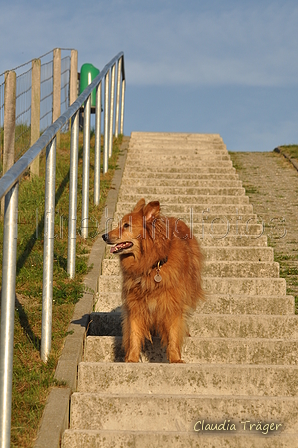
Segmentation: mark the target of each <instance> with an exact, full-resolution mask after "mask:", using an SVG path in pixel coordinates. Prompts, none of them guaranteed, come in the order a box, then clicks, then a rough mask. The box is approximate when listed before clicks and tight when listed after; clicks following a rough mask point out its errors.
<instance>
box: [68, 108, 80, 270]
mask: <svg viewBox="0 0 298 448" xmlns="http://www.w3.org/2000/svg"><path fill="white" fill-rule="evenodd" d="M78 159H79V111H77V112H76V113H75V115H73V117H72V118H71V142H70V169H69V171H70V172H69V207H68V245H67V273H68V275H69V277H70V278H74V276H75V271H76V239H77V191H78Z"/></svg>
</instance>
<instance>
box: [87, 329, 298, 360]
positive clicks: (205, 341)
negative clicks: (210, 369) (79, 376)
mask: <svg viewBox="0 0 298 448" xmlns="http://www.w3.org/2000/svg"><path fill="white" fill-rule="evenodd" d="M152 342H153V343H152V344H151V342H149V341H146V342H145V347H144V349H143V351H142V353H141V357H140V361H141V362H150V363H155V362H162V363H167V362H168V361H167V357H166V349H165V348H164V347H162V346H161V344H160V340H159V339H158V338H153V340H152ZM182 359H183V360H184V361H185V362H186V363H187V364H188V363H201V364H223V365H227V364H236V365H242V364H250V365H264V364H271V365H275V366H287V365H295V366H298V340H297V339H294V340H290V339H287V340H284V339H264V338H262V339H257V338H248V339H245V338H231V339H229V338H199V337H191V338H185V343H184V345H183V347H182ZM84 360H85V361H86V362H123V361H124V351H123V349H122V338H121V337H120V336H88V337H87V342H86V346H85V359H84Z"/></svg>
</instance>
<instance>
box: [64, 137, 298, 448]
mask: <svg viewBox="0 0 298 448" xmlns="http://www.w3.org/2000/svg"><path fill="white" fill-rule="evenodd" d="M142 197H145V199H146V200H147V201H149V200H155V199H158V200H159V201H160V202H161V204H162V205H163V212H164V214H166V215H169V216H171V215H172V216H176V217H179V218H181V219H184V220H185V222H186V223H188V224H190V221H192V222H193V230H194V234H195V235H196V237H197V238H198V239H199V241H200V243H201V246H202V249H203V251H204V253H205V255H206V263H205V270H204V287H205V289H206V291H207V292H208V294H207V300H206V302H205V303H204V304H203V305H202V306H201V307H200V308H199V309H198V310H197V311H196V313H195V314H194V316H193V318H192V320H191V322H190V334H191V337H189V338H187V339H186V341H185V344H184V348H183V359H184V360H185V361H186V363H185V364H179V365H175V364H169V363H168V362H167V360H166V356H165V349H164V348H163V347H161V346H160V343H159V340H158V339H154V340H153V344H151V343H148V344H146V347H145V349H144V352H143V353H142V355H141V361H142V362H139V363H138V364H126V363H124V362H123V358H124V353H123V351H122V348H121V323H120V310H121V297H120V291H121V278H120V271H119V262H118V259H117V258H116V257H115V256H114V257H112V256H111V255H110V254H109V250H107V255H106V258H105V260H104V262H103V265H102V275H101V276H100V278H99V288H98V291H99V294H98V301H97V303H96V304H95V312H94V313H93V315H92V316H91V324H90V328H89V336H88V337H87V340H86V345H85V360H84V362H82V363H81V364H80V365H79V370H78V390H77V392H76V393H74V394H73V395H72V400H71V411H70V412H71V416H70V429H69V430H67V431H66V432H65V433H64V436H63V441H62V446H63V448H82V447H84V448H91V447H92V448H93V447H115V448H120V447H136V448H141V447H142V448H143V447H144V448H149V447H173V448H174V447H175V448H176V447H179V448H182V447H185V448H186V447H206V448H211V447H263V448H264V447H269V446H270V448H272V447H276V448H277V447H278V448H280V447H298V396H297V394H298V367H297V365H298V356H297V355H298V318H297V317H296V316H295V315H294V298H293V297H291V296H287V295H286V284H285V281H284V279H282V278H279V265H278V263H275V262H274V260H273V250H272V249H271V248H269V247H267V237H266V234H265V232H264V229H263V228H262V226H261V224H260V223H258V220H257V217H256V216H255V215H254V214H253V209H252V205H250V204H249V199H248V197H247V196H245V191H244V189H243V188H242V186H241V182H240V181H239V180H238V175H237V174H236V172H235V169H234V168H233V167H232V163H231V161H230V158H229V155H228V152H227V150H226V147H225V145H224V144H223V141H222V139H221V138H220V136H219V135H204V134H166V133H165V134H164V133H162V134H153V133H136V132H134V133H133V134H132V136H131V140H130V145H129V150H128V156H127V161H126V166H125V170H124V175H123V181H122V185H121V189H120V193H119V198H118V205H117V211H116V215H115V220H116V221H118V219H119V218H120V217H121V216H123V214H124V213H127V212H129V211H130V210H131V209H132V207H133V205H134V204H135V203H136V202H137V200H138V199H140V198H142ZM265 230H266V229H265ZM203 421H204V424H203ZM196 422H197V423H196ZM224 422H225V424H224ZM241 422H246V423H241ZM208 424H209V426H208ZM211 424H213V427H212V426H210V425H211ZM215 424H217V429H216V427H215V426H214V425H215ZM220 424H222V426H221V427H220V426H219V425H220ZM266 424H268V426H266ZM203 425H205V426H203ZM253 425H254V426H253ZM278 425H281V426H278ZM194 426H195V429H196V431H195V430H194ZM208 428H209V429H208ZM212 428H213V430H211V429H212ZM221 428H224V429H222V430H220V429H221ZM266 432H268V434H267V435H266V434H265V433H266Z"/></svg>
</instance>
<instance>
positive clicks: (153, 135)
mask: <svg viewBox="0 0 298 448" xmlns="http://www.w3.org/2000/svg"><path fill="white" fill-rule="evenodd" d="M148 139H149V141H154V139H157V140H158V141H161V140H169V141H170V140H174V141H177V140H179V139H181V140H187V141H212V142H219V143H223V140H222V138H221V136H220V134H203V133H200V134H199V133H188V132H143V131H133V132H132V133H131V140H132V141H138V142H143V141H145V140H148Z"/></svg>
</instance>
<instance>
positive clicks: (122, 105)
mask: <svg viewBox="0 0 298 448" xmlns="http://www.w3.org/2000/svg"><path fill="white" fill-rule="evenodd" d="M121 93H122V95H121V121H120V134H122V135H123V126H124V123H123V122H124V99H125V79H122V91H121Z"/></svg>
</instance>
